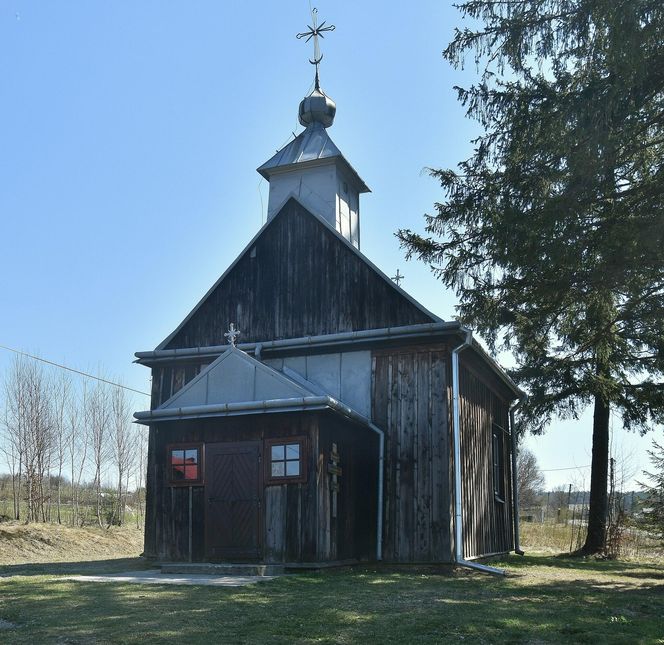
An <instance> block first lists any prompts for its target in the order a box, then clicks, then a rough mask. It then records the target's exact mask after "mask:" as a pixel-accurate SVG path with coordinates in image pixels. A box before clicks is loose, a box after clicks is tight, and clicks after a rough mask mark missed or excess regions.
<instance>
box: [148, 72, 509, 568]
mask: <svg viewBox="0 0 664 645" xmlns="http://www.w3.org/2000/svg"><path fill="white" fill-rule="evenodd" d="M335 111H336V106H335V104H334V102H333V101H332V100H331V99H330V98H329V97H328V96H327V95H325V93H324V92H323V91H322V90H320V87H319V85H318V82H317V83H316V88H315V90H314V91H313V92H312V93H311V94H310V95H309V96H308V97H306V98H305V99H304V100H303V101H302V103H301V104H300V108H299V119H300V122H301V123H302V125H303V126H305V129H304V131H303V132H302V133H301V134H300V135H299V136H297V137H296V138H295V139H294V140H293V141H291V142H290V143H289V144H287V145H286V146H285V147H284V148H283V149H281V150H279V151H278V152H277V153H276V154H275V155H274V156H273V157H272V158H271V159H270V160H269V161H267V162H266V163H265V164H263V165H262V166H260V168H258V172H259V173H261V175H262V176H263V177H265V178H266V179H267V180H268V182H269V187H270V189H269V190H270V192H269V205H268V218H267V222H266V224H265V225H264V226H263V227H262V228H261V229H260V230H259V231H258V233H257V234H256V235H255V237H254V238H253V239H252V240H251V241H250V242H249V243H248V244H247V246H246V248H245V249H244V250H243V251H242V253H240V255H239V256H238V257H237V259H236V260H235V261H234V262H233V263H232V264H231V266H230V267H228V269H227V270H226V271H225V272H224V273H223V275H222V276H221V277H220V278H219V280H217V282H216V283H215V284H214V285H213V286H212V288H211V289H210V290H209V291H208V292H207V293H206V294H205V296H203V298H202V299H201V301H200V302H199V303H198V304H197V305H196V306H195V307H194V309H193V310H192V311H191V312H190V313H189V314H188V315H187V316H186V317H185V319H184V320H183V321H182V323H181V324H180V325H179V326H178V327H177V329H175V330H174V331H173V332H172V333H171V334H170V335H169V336H168V337H167V338H166V339H165V340H164V341H163V342H162V343H161V344H160V345H159V346H158V347H157V348H156V349H155V350H154V351H147V352H138V353H137V354H136V356H137V359H138V361H137V362H139V363H141V364H143V365H146V366H148V367H149V368H151V369H152V403H151V409H150V410H149V411H144V412H137V413H136V415H135V416H136V419H137V421H138V422H139V423H142V424H145V425H147V426H149V449H148V474H147V512H146V522H145V554H146V556H148V557H154V558H158V559H160V560H162V561H179V562H206V561H226V562H262V563H300V564H302V563H331V562H347V561H367V560H376V559H382V560H385V561H388V562H443V563H445V562H455V561H456V562H464V561H467V560H473V559H476V558H481V557H486V556H489V555H495V554H503V553H506V552H509V551H511V550H514V549H518V544H517V543H515V527H516V524H515V522H516V516H515V505H514V488H513V469H514V463H513V459H512V457H513V437H512V436H511V434H510V407H511V406H512V405H513V404H514V403H515V401H516V400H517V399H518V397H519V396H520V394H521V393H520V391H519V390H518V388H517V387H516V386H515V385H514V383H513V382H512V381H511V380H510V379H509V378H508V377H507V376H506V374H505V373H504V372H503V371H502V370H501V369H500V367H499V366H498V365H497V364H496V363H495V362H494V361H493V360H492V359H491V358H490V357H489V356H488V355H487V354H486V353H485V352H484V351H483V350H482V349H481V347H480V345H479V344H478V343H477V342H476V341H474V340H473V339H472V335H471V334H470V332H469V331H468V330H467V329H465V328H464V327H462V326H461V325H460V324H459V323H457V322H446V321H443V320H442V319H441V318H439V317H438V316H436V315H434V314H433V313H431V312H429V311H427V310H426V309H425V308H424V307H423V306H422V305H420V304H419V303H418V302H416V301H415V300H414V299H413V298H412V297H410V296H409V295H408V294H407V293H406V292H405V291H404V290H403V289H401V288H400V287H399V286H397V285H396V284H395V283H394V282H393V281H392V280H390V279H389V278H388V277H387V276H386V275H385V274H384V273H382V272H381V271H380V270H379V269H378V268H377V267H376V266H375V265H374V264H372V263H371V262H370V261H369V260H368V259H367V258H366V257H365V256H364V255H362V253H361V252H360V203H359V199H360V195H361V194H362V193H365V192H368V190H369V189H368V188H367V186H366V184H365V183H364V182H363V181H362V179H361V178H360V176H359V175H358V174H357V172H356V171H355V170H354V169H353V167H352V166H351V165H350V164H349V163H348V161H347V160H346V159H345V157H344V156H343V155H342V154H341V152H340V151H339V149H338V148H337V147H336V145H335V144H334V143H333V142H332V139H331V138H330V136H329V134H328V131H327V128H328V127H329V126H331V125H332V122H333V119H334V115H335ZM237 330H239V332H238V331H237ZM238 333H239V334H241V335H239V336H238Z"/></svg>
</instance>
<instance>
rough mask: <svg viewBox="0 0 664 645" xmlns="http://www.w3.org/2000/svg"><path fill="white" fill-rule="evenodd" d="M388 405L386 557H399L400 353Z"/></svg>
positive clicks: (392, 368) (392, 359) (391, 373)
mask: <svg viewBox="0 0 664 645" xmlns="http://www.w3.org/2000/svg"><path fill="white" fill-rule="evenodd" d="M387 361H388V365H387V375H388V377H387V378H388V387H389V394H388V406H387V425H386V431H385V444H386V445H385V475H386V486H385V493H386V495H385V559H386V560H388V561H389V560H398V559H399V544H398V527H399V515H398V506H399V376H398V374H399V371H398V358H397V356H388V357H387Z"/></svg>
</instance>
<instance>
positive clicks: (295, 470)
mask: <svg viewBox="0 0 664 645" xmlns="http://www.w3.org/2000/svg"><path fill="white" fill-rule="evenodd" d="M299 474H300V462H299V461H287V462H286V475H287V476H288V477H297V476H298V475H299Z"/></svg>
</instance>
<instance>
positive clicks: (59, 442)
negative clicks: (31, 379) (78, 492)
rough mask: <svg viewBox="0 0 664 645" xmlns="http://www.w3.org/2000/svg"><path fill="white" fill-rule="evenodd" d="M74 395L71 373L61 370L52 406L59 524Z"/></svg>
mask: <svg viewBox="0 0 664 645" xmlns="http://www.w3.org/2000/svg"><path fill="white" fill-rule="evenodd" d="M71 397H72V384H71V379H70V378H69V375H68V374H67V373H66V372H60V375H59V376H58V378H57V379H56V380H55V381H54V383H53V389H52V398H51V408H52V415H53V430H54V451H55V460H56V464H57V473H58V474H57V480H56V485H57V493H56V494H57V498H56V513H57V521H58V524H62V515H61V507H62V479H63V477H62V472H63V469H64V465H65V458H66V454H67V446H68V444H69V433H70V432H71V427H70V425H69V423H68V418H67V416H68V415H67V413H68V411H69V408H70V400H71Z"/></svg>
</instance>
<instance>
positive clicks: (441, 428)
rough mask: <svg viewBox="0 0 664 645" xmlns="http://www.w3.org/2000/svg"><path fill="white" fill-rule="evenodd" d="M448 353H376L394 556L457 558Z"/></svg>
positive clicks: (389, 547) (389, 555)
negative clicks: (453, 545)
mask: <svg viewBox="0 0 664 645" xmlns="http://www.w3.org/2000/svg"><path fill="white" fill-rule="evenodd" d="M447 356H448V350H447V348H445V347H443V346H436V347H433V348H426V347H425V348H421V347H411V348H399V349H391V350H384V351H381V352H375V354H374V356H373V367H372V369H373V419H374V422H375V423H376V425H377V426H378V427H379V428H381V429H382V430H383V431H384V432H385V482H384V531H383V554H384V558H385V560H387V561H392V562H449V561H450V560H451V558H452V551H451V534H450V526H451V522H450V520H451V516H450V461H449V453H450V434H449V422H448V420H449V414H448V401H447V397H448V395H447Z"/></svg>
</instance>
